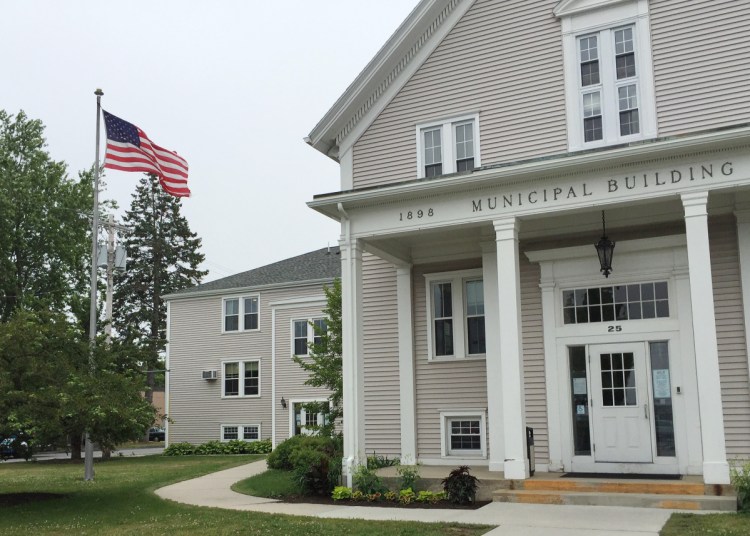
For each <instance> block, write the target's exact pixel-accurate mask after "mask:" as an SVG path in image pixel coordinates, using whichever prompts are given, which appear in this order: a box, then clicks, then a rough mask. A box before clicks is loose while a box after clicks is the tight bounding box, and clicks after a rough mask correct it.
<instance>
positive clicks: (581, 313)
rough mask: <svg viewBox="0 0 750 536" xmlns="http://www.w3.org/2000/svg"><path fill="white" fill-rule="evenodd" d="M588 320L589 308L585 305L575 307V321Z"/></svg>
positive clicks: (584, 321) (585, 321) (582, 322)
mask: <svg viewBox="0 0 750 536" xmlns="http://www.w3.org/2000/svg"><path fill="white" fill-rule="evenodd" d="M588 321H589V310H588V308H587V307H576V322H577V323H578V324H586V323H587V322H588Z"/></svg>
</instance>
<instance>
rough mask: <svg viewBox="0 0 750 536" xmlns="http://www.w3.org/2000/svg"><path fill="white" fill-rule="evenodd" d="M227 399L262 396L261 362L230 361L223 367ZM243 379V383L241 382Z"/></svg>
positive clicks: (224, 393)
mask: <svg viewBox="0 0 750 536" xmlns="http://www.w3.org/2000/svg"><path fill="white" fill-rule="evenodd" d="M223 372H224V377H223V383H224V392H223V395H222V396H225V397H243V396H259V395H260V361H259V360H257V359H254V360H250V361H229V362H225V363H224V366H223ZM240 378H242V381H240Z"/></svg>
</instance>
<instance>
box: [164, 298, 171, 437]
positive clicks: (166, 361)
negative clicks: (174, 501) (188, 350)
mask: <svg viewBox="0 0 750 536" xmlns="http://www.w3.org/2000/svg"><path fill="white" fill-rule="evenodd" d="M171 305H172V304H171V303H170V302H167V333H166V337H167V345H166V348H165V354H166V355H165V359H164V369H165V370H164V375H165V379H164V413H166V415H167V418H166V419H164V446H165V447H168V446H169V407H170V404H169V382H170V380H171V377H170V374H169V352H170V344H169V341H170V339H171V336H172V307H171Z"/></svg>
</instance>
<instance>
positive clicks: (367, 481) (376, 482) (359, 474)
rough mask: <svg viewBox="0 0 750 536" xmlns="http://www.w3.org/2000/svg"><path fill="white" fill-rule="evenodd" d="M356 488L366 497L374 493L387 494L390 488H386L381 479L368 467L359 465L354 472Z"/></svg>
mask: <svg viewBox="0 0 750 536" xmlns="http://www.w3.org/2000/svg"><path fill="white" fill-rule="evenodd" d="M353 481H354V487H355V488H357V489H358V490H359V491H361V492H362V493H364V494H365V495H370V494H372V493H385V492H386V491H388V488H386V487H385V484H383V481H382V480H381V478H380V477H379V476H378V475H376V474H375V472H374V471H373V470H371V469H369V468H368V467H367V466H366V465H359V466H357V469H356V470H355V471H354V477H353Z"/></svg>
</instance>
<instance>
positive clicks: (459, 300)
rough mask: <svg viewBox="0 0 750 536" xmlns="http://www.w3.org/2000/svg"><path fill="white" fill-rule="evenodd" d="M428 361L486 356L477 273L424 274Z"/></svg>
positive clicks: (482, 285) (481, 284)
mask: <svg viewBox="0 0 750 536" xmlns="http://www.w3.org/2000/svg"><path fill="white" fill-rule="evenodd" d="M425 280H426V292H427V318H428V327H427V332H428V337H429V339H428V348H429V357H430V359H442V358H459V359H460V358H465V357H475V356H476V357H478V356H483V355H484V354H485V352H486V341H485V326H484V284H483V282H482V276H481V270H469V271H463V272H449V273H442V274H428V275H426V276H425Z"/></svg>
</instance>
